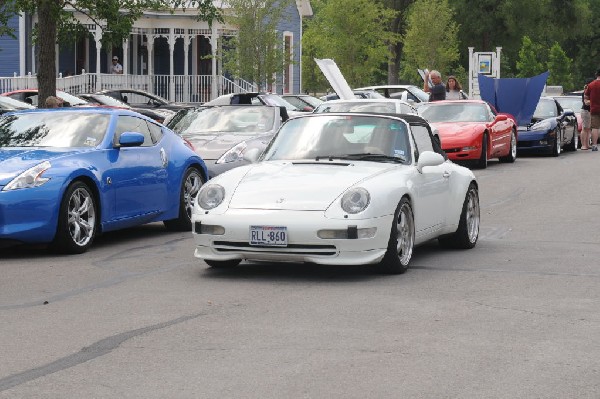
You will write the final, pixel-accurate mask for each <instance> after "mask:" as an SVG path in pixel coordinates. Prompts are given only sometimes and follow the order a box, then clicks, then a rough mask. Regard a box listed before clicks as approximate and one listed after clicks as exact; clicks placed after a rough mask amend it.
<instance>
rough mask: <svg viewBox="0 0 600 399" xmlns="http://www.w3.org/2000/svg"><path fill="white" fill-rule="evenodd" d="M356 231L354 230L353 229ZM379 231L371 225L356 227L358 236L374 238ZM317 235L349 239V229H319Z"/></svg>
mask: <svg viewBox="0 0 600 399" xmlns="http://www.w3.org/2000/svg"><path fill="white" fill-rule="evenodd" d="M351 231H352V232H353V233H354V230H351ZM375 233H377V227H369V228H364V229H356V238H358V239H361V238H373V237H375ZM317 237H319V238H322V239H324V240H347V239H348V229H344V230H319V231H317Z"/></svg>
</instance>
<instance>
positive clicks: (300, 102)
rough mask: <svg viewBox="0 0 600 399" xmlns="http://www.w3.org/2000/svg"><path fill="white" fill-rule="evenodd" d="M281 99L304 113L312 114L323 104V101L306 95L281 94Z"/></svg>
mask: <svg viewBox="0 0 600 399" xmlns="http://www.w3.org/2000/svg"><path fill="white" fill-rule="evenodd" d="M281 98H283V99H284V100H285V101H287V102H289V103H290V104H292V105H293V106H295V107H296V108H298V109H300V110H302V111H306V112H312V111H313V110H314V109H315V108H316V107H317V106H318V105H319V104H321V103H322V102H323V100H321V99H319V98H317V97H314V96H311V95H308V94H282V95H281Z"/></svg>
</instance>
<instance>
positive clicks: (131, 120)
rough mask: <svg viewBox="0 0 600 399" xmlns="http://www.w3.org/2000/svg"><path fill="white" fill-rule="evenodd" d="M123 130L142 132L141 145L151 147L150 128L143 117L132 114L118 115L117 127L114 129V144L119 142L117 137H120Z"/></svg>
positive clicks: (152, 143)
mask: <svg viewBox="0 0 600 399" xmlns="http://www.w3.org/2000/svg"><path fill="white" fill-rule="evenodd" d="M124 132H137V133H142V134H143V135H144V143H143V144H142V147H151V146H153V145H154V142H153V140H152V135H151V134H150V129H149V128H148V124H147V123H146V121H145V120H144V119H140V118H136V117H134V116H119V120H118V121H117V128H116V130H115V141H114V143H115V145H116V144H118V143H119V137H121V134H122V133H124Z"/></svg>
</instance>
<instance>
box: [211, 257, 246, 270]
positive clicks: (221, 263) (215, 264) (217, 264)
mask: <svg viewBox="0 0 600 399" xmlns="http://www.w3.org/2000/svg"><path fill="white" fill-rule="evenodd" d="M204 262H205V263H206V264H207V265H208V266H210V267H212V268H213V269H230V268H232V267H236V266H237V265H239V264H240V262H241V260H240V259H233V260H208V259H205V260H204Z"/></svg>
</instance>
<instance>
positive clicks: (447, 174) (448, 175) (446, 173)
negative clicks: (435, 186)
mask: <svg viewBox="0 0 600 399" xmlns="http://www.w3.org/2000/svg"><path fill="white" fill-rule="evenodd" d="M442 176H444V179H448V178H449V177H450V172H448V171H447V170H446V171H444V174H443V175H442Z"/></svg>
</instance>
